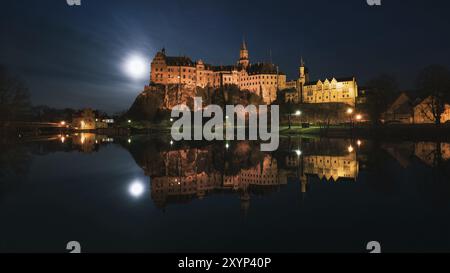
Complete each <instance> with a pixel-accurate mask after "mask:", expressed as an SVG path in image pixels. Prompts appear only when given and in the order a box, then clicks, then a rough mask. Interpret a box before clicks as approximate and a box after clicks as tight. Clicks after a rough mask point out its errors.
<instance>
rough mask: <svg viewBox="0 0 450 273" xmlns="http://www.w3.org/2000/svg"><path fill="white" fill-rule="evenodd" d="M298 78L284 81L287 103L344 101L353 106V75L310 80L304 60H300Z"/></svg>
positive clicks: (354, 91) (354, 81)
mask: <svg viewBox="0 0 450 273" xmlns="http://www.w3.org/2000/svg"><path fill="white" fill-rule="evenodd" d="M298 72H299V73H298V75H299V76H298V79H297V80H293V81H288V82H286V85H285V87H286V88H287V89H290V90H287V91H286V93H285V94H284V97H285V102H287V103H289V102H290V103H345V104H348V105H352V106H354V105H355V104H356V99H357V97H358V84H357V82H356V79H355V77H348V78H334V77H333V78H331V79H325V80H317V81H310V79H309V70H308V68H307V67H306V65H305V62H304V61H303V58H302V60H301V61H300V67H299V71H298Z"/></svg>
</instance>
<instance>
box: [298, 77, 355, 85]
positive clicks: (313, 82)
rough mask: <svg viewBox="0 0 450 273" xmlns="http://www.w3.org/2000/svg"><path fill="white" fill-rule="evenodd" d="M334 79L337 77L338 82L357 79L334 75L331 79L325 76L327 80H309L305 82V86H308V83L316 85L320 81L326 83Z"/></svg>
mask: <svg viewBox="0 0 450 273" xmlns="http://www.w3.org/2000/svg"><path fill="white" fill-rule="evenodd" d="M333 79H335V80H336V81H337V82H350V81H353V80H354V79H355V77H342V78H334V77H333V78H330V79H328V78H325V80H323V81H322V80H320V79H319V80H315V81H309V82H307V83H305V86H307V85H316V84H318V83H319V82H320V83H324V82H326V81H328V82H332V81H333Z"/></svg>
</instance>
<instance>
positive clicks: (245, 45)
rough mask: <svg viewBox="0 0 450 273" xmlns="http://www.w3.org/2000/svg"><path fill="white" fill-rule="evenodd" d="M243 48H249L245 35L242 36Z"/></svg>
mask: <svg viewBox="0 0 450 273" xmlns="http://www.w3.org/2000/svg"><path fill="white" fill-rule="evenodd" d="M241 50H247V43H246V42H245V36H242V46H241Z"/></svg>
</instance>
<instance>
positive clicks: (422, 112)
mask: <svg viewBox="0 0 450 273" xmlns="http://www.w3.org/2000/svg"><path fill="white" fill-rule="evenodd" d="M434 103H435V102H434V101H433V97H431V96H430V97H428V98H426V99H424V100H423V101H421V102H420V103H419V104H417V105H416V106H415V107H414V123H415V124H424V123H425V124H426V123H435V118H434V115H433V107H432V105H433V104H434ZM449 121H450V104H447V103H446V104H445V105H444V112H443V113H442V115H441V123H446V122H449Z"/></svg>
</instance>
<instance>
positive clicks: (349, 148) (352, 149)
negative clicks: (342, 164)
mask: <svg viewBox="0 0 450 273" xmlns="http://www.w3.org/2000/svg"><path fill="white" fill-rule="evenodd" d="M354 150H355V148H353V146H352V145H350V146H348V152H349V153H353V151H354Z"/></svg>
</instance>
